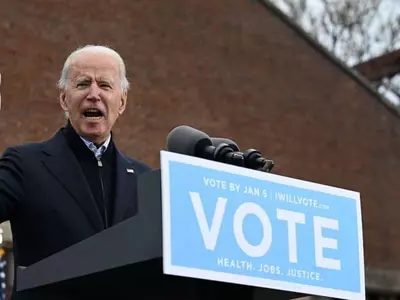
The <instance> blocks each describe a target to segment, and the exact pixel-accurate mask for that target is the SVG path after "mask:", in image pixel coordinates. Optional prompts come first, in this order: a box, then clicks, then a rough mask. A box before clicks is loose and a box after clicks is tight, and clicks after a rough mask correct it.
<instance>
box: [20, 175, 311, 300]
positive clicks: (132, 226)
mask: <svg viewBox="0 0 400 300" xmlns="http://www.w3.org/2000/svg"><path fill="white" fill-rule="evenodd" d="M161 186H162V185H161V170H155V171H151V172H148V173H145V174H142V175H139V176H138V213H137V215H135V216H133V217H131V218H130V219H127V220H125V221H124V222H121V223H119V224H117V225H115V226H113V227H111V228H108V229H107V230H104V231H102V232H100V233H98V234H96V235H94V236H91V237H89V238H87V239H86V240H83V241H81V242H79V243H77V244H75V245H72V246H71V247H69V248H67V249H65V250H63V251H60V252H59V253H56V254H54V255H52V256H50V257H48V258H46V259H43V260H42V261H39V262H37V263H35V264H33V265H30V266H28V267H19V268H18V269H17V273H16V290H17V291H18V294H19V295H20V296H21V297H23V299H32V300H36V299H40V300H47V299H52V300H56V299H63V300H64V299H74V300H80V299H93V300H94V299H113V300H117V299H138V300H139V299H177V300H178V299H186V300H189V299H199V300H200V299H208V300H212V299H221V300H222V299H231V298H235V299H246V300H248V299H249V300H250V299H254V300H258V299H259V300H261V299H276V300H279V299H282V300H283V299H294V298H297V297H302V296H303V295H302V294H298V293H294V292H287V291H280V290H273V289H266V288H261V287H253V286H249V285H242V284H234V283H228V282H217V281H213V280H207V279H198V278H193V277H185V276H175V275H167V274H164V272H163V251H162V249H163V238H162V233H163V228H162V199H161V195H162V191H161Z"/></svg>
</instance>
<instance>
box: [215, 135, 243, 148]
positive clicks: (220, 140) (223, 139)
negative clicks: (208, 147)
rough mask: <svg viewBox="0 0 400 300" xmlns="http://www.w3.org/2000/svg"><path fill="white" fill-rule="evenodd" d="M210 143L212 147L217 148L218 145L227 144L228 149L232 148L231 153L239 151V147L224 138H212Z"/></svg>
mask: <svg viewBox="0 0 400 300" xmlns="http://www.w3.org/2000/svg"><path fill="white" fill-rule="evenodd" d="M211 142H212V144H213V146H214V147H217V146H218V145H220V144H228V145H229V147H231V148H232V150H233V151H239V146H238V145H237V144H236V143H235V142H234V141H232V140H230V139H226V138H219V137H212V138H211Z"/></svg>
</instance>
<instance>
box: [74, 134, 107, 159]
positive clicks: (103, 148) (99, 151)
mask: <svg viewBox="0 0 400 300" xmlns="http://www.w3.org/2000/svg"><path fill="white" fill-rule="evenodd" d="M79 137H80V138H81V139H82V141H83V142H84V143H85V145H86V147H88V148H89V150H91V151H92V152H93V153H94V155H95V156H96V158H100V157H101V156H102V155H103V153H104V152H105V151H106V150H107V148H108V145H109V144H110V141H111V135H110V136H109V137H108V139H107V140H106V141H105V142H104V143H103V145H101V146H100V147H99V148H97V146H96V145H95V144H94V143H93V142H91V141H89V140H87V139H85V138H83V137H81V136H79Z"/></svg>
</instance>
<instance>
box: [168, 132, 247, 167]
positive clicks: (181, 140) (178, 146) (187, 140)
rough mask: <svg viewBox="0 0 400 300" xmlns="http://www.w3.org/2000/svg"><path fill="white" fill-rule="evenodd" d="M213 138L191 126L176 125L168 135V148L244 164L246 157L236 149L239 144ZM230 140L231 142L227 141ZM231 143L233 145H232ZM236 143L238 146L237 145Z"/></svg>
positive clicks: (183, 152)
mask: <svg viewBox="0 0 400 300" xmlns="http://www.w3.org/2000/svg"><path fill="white" fill-rule="evenodd" d="M217 141H218V140H214V142H216V143H217V144H216V145H213V140H212V139H211V138H210V137H209V136H208V135H207V134H206V133H204V132H202V131H200V130H198V129H195V128H193V127H190V126H186V125H181V126H178V127H175V128H174V129H172V130H171V131H170V133H169V134H168V136H167V150H168V151H171V152H175V153H180V154H185V155H190V156H195V157H200V158H205V159H209V160H215V161H218V162H223V163H228V164H234V165H239V166H244V157H243V154H242V153H240V152H237V151H235V149H236V148H238V147H237V145H236V144H235V143H233V142H232V141H229V140H227V139H225V140H219V141H221V143H218V142H217ZM227 142H229V144H228V143H227ZM230 144H231V145H230ZM235 145H236V147H235Z"/></svg>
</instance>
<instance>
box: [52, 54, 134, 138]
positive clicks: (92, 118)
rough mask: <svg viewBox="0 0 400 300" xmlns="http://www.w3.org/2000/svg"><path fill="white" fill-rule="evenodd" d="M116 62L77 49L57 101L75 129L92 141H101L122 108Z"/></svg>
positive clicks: (106, 57)
mask: <svg viewBox="0 0 400 300" xmlns="http://www.w3.org/2000/svg"><path fill="white" fill-rule="evenodd" d="M119 75H120V72H119V65H118V61H117V60H116V59H115V58H114V57H112V56H111V55H107V54H100V53H90V52H81V53H80V54H78V56H76V57H75V58H74V59H73V61H72V63H71V67H70V70H69V73H68V84H67V87H66V89H65V90H63V91H61V93H60V104H61V107H62V108H63V109H64V111H67V112H68V114H69V119H70V122H71V124H72V127H73V128H74V129H75V131H76V132H77V133H78V134H79V135H81V136H83V137H85V138H87V139H89V140H91V141H92V142H93V143H95V144H101V143H103V142H104V141H105V140H106V139H107V138H108V136H109V135H110V132H111V128H112V127H113V125H114V123H115V121H116V120H117V118H118V115H119V114H122V112H123V111H124V110H125V106H126V97H127V95H126V93H124V92H123V91H122V89H121V84H120V83H121V78H120V76H119Z"/></svg>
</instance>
